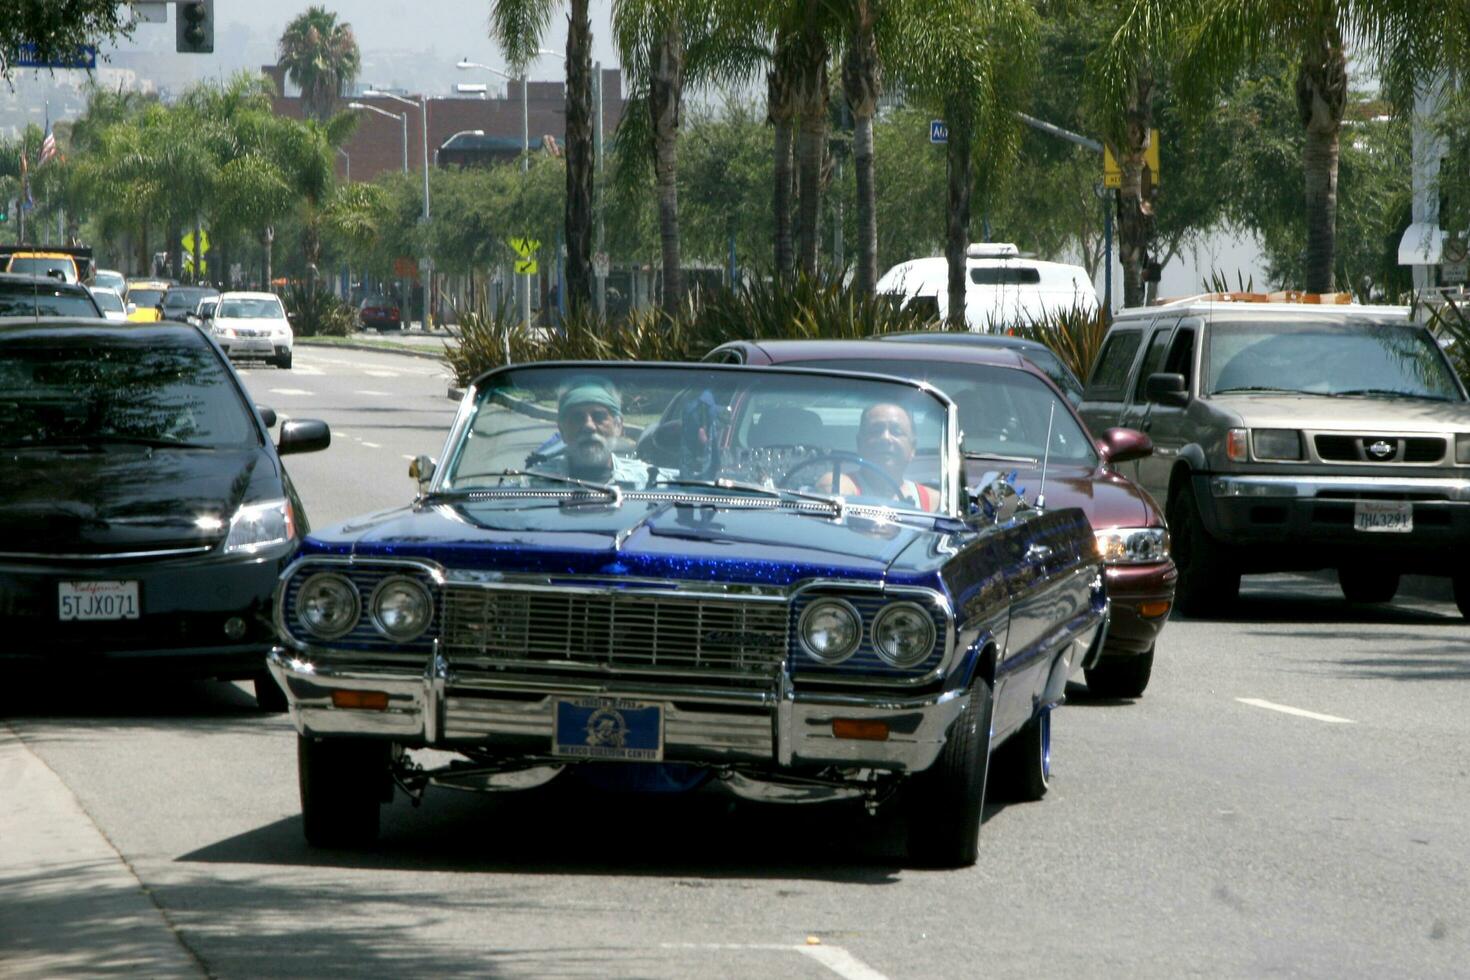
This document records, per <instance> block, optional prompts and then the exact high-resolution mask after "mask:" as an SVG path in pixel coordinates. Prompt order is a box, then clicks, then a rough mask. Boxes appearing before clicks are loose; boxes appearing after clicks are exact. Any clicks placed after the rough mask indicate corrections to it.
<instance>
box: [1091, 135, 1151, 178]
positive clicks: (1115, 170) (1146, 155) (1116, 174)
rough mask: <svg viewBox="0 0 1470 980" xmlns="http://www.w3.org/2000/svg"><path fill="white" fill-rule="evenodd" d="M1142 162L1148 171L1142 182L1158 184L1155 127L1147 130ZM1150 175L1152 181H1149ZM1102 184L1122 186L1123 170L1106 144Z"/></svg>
mask: <svg viewBox="0 0 1470 980" xmlns="http://www.w3.org/2000/svg"><path fill="white" fill-rule="evenodd" d="M1143 164H1144V166H1145V167H1147V168H1148V173H1147V174H1146V175H1145V176H1144V178H1143V181H1144V184H1148V183H1150V182H1152V183H1154V184H1158V182H1159V131H1158V130H1157V129H1152V130H1149V139H1148V149H1146V150H1144V151H1143ZM1150 176H1151V177H1152V181H1150ZM1103 186H1104V187H1122V186H1123V171H1122V169H1121V168H1120V167H1119V166H1118V161H1117V160H1115V159H1114V158H1113V151H1112V150H1111V149H1110V148H1108V147H1106V146H1104V147H1103Z"/></svg>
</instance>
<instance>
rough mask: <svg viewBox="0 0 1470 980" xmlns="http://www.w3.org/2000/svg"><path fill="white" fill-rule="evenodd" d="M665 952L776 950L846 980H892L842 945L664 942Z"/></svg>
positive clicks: (662, 945) (662, 946)
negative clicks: (794, 954)
mask: <svg viewBox="0 0 1470 980" xmlns="http://www.w3.org/2000/svg"><path fill="white" fill-rule="evenodd" d="M660 946H661V948H662V949H706V950H717V949H718V950H741V949H750V950H763V951H764V950H775V951H778V952H781V951H784V952H790V953H800V954H801V955H802V956H806V957H809V958H810V959H813V960H816V961H817V962H818V963H820V964H822V966H825V967H826V968H827V969H828V970H830V971H832V972H833V973H835V974H837V975H838V976H839V977H842V978H843V980H888V978H887V977H886V976H884V975H883V974H882V973H879V972H878V971H877V970H875V969H873V968H872V967H871V966H869V965H868V964H866V963H864V962H863V961H862V960H860V959H858V958H857V957H856V956H853V955H852V954H851V953H849V952H848V951H847V950H845V949H843V948H842V947H841V946H827V945H824V944H818V943H809V944H807V945H805V946H796V945H791V944H786V943H662V944H660Z"/></svg>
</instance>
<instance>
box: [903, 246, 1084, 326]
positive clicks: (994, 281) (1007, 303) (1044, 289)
mask: <svg viewBox="0 0 1470 980" xmlns="http://www.w3.org/2000/svg"><path fill="white" fill-rule="evenodd" d="M1020 256H1021V253H1020V250H1019V249H1017V248H1016V246H1015V245H1012V244H1010V243H1009V242H977V243H975V244H973V245H971V246H970V247H969V248H968V249H966V250H965V271H966V273H967V277H968V281H967V282H966V283H965V324H966V325H967V326H968V327H969V328H970V329H971V330H972V331H975V332H976V333H990V332H994V331H996V330H998V329H1003V328H1005V327H1008V326H1013V325H1017V324H1023V323H1028V322H1031V321H1034V320H1041V319H1045V318H1047V317H1048V316H1050V315H1051V314H1054V313H1064V312H1069V311H1071V310H1074V309H1080V310H1083V311H1085V312H1088V313H1095V312H1096V311H1097V307H1098V303H1097V290H1096V289H1094V288H1093V286H1092V280H1091V279H1090V278H1088V275H1087V270H1085V269H1083V268H1082V267H1081V266H1078V265H1064V264H1062V263H1060V262H1042V261H1039V260H1037V259H1023V258H1021V257H1020ZM877 291H878V294H879V295H880V296H881V295H885V294H886V295H889V296H893V297H894V298H896V299H900V300H901V302H902V305H903V307H904V308H905V309H908V308H911V307H918V308H921V309H927V310H929V311H930V312H932V313H933V315H934V316H935V317H936V318H938V319H941V320H943V319H944V318H946V317H947V316H948V315H949V266H948V265H947V264H946V263H945V261H944V258H943V256H940V257H938V258H928V259H910V260H909V261H907V262H900V263H899V264H898V265H896V266H894V267H893V268H891V269H889V270H888V271H887V272H885V273H884V274H883V277H882V278H881V279H879V280H878V289H877Z"/></svg>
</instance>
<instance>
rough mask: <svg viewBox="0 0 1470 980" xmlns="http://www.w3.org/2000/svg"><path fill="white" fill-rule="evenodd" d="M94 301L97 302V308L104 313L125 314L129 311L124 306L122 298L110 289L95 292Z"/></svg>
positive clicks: (93, 294)
mask: <svg viewBox="0 0 1470 980" xmlns="http://www.w3.org/2000/svg"><path fill="white" fill-rule="evenodd" d="M92 299H94V300H96V301H97V306H98V307H99V308H100V309H101V310H102V312H104V313H123V312H126V311H127V306H125V305H124V304H123V301H122V297H121V296H119V295H118V294H117V293H114V292H113V291H112V290H110V289H98V290H94V291H93V293H92Z"/></svg>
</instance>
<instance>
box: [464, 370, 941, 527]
mask: <svg viewBox="0 0 1470 980" xmlns="http://www.w3.org/2000/svg"><path fill="white" fill-rule="evenodd" d="M484 384H485V387H484V388H483V390H481V391H480V392H479V395H478V398H477V399H476V401H475V404H474V407H473V409H472V410H471V414H470V416H469V418H468V420H467V424H462V425H461V426H460V428H459V429H458V431H460V433H461V436H460V438H459V440H458V443H457V445H455V446H454V447H453V449H452V450H451V452H450V453H449V454H448V461H447V464H446V466H445V467H444V468H443V469H442V470H441V471H440V478H439V484H438V487H437V489H438V490H439V491H440V492H454V491H468V490H474V489H487V490H493V489H497V488H499V489H502V490H504V489H508V488H522V487H523V488H526V489H532V488H534V489H537V490H546V489H555V490H560V491H563V492H567V493H586V492H587V489H588V488H587V487H586V486H585V485H586V484H592V485H594V486H596V487H601V488H605V489H611V488H613V487H616V488H617V489H618V491H648V490H653V491H660V490H662V491H664V492H670V493H677V494H678V495H679V496H688V495H691V494H693V495H709V494H717V495H720V496H722V497H725V498H730V497H732V496H734V497H740V498H741V499H742V501H747V500H748V501H749V503H750V504H751V505H753V506H754V505H764V506H774V505H777V504H779V503H780V502H781V501H782V500H793V501H797V500H800V501H811V500H812V499H813V495H823V496H825V497H827V498H828V499H827V500H819V502H820V503H822V504H824V505H825V504H829V503H831V501H832V499H833V498H840V499H841V502H843V503H851V504H870V505H873V506H880V507H887V508H892V509H895V510H915V511H918V510H924V511H939V510H945V511H947V512H948V511H951V510H952V508H953V505H952V504H951V503H948V502H949V501H952V500H953V499H954V496H955V489H954V487H953V486H951V484H953V483H954V477H953V476H952V475H951V474H950V470H951V468H952V467H951V462H952V460H951V459H950V456H949V450H948V445H949V437H950V433H949V428H948V427H949V420H948V406H947V405H946V404H945V402H944V401H943V400H942V399H941V398H939V397H937V396H935V395H934V394H933V393H931V392H928V391H925V390H924V389H922V388H920V387H918V386H917V385H915V384H912V383H906V382H899V381H876V380H875V381H869V380H858V379H854V378H850V377H842V376H826V375H822V374H814V373H804V372H787V371H775V370H769V369H752V368H711V367H701V368H689V367H679V366H651V365H641V364H640V365H630V364H616V363H606V364H592V365H586V364H583V365H546V366H536V367H526V368H517V369H514V370H509V371H503V372H499V373H497V374H495V375H494V376H492V377H491V378H489V379H487V380H486V382H485V383H484ZM576 481H581V484H579V483H577V482H576Z"/></svg>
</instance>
